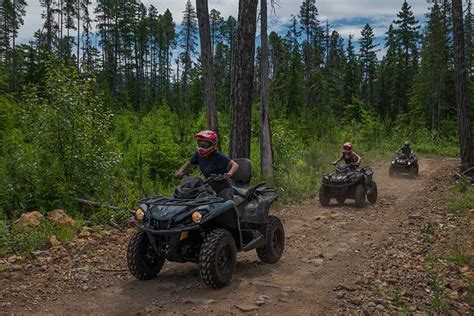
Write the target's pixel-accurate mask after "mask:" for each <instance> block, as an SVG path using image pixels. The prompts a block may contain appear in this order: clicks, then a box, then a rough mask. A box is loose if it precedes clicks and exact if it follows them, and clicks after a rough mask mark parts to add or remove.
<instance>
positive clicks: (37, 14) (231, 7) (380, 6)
mask: <svg viewBox="0 0 474 316" xmlns="http://www.w3.org/2000/svg"><path fill="white" fill-rule="evenodd" d="M278 1H279V3H280V5H279V6H278V7H276V10H275V11H276V16H275V15H273V16H272V18H271V19H272V20H271V21H272V22H271V23H270V30H273V31H277V32H279V31H282V29H283V25H285V24H286V23H288V21H289V20H290V18H291V15H297V14H298V13H299V10H300V6H301V2H302V1H301V0H278ZM27 2H28V7H27V15H26V17H25V25H24V26H23V27H22V28H21V30H20V34H19V39H20V41H23V42H25V41H27V40H28V39H31V37H32V36H33V34H34V32H36V31H37V30H38V29H39V28H40V27H41V25H42V21H41V12H42V8H41V6H40V4H39V1H38V0H34V1H27ZM143 2H144V3H145V4H146V5H147V6H148V5H150V4H153V5H154V6H155V7H157V9H158V11H159V12H163V11H165V10H166V9H167V8H168V9H170V11H171V12H172V14H173V17H174V19H175V22H176V23H177V24H179V23H181V19H182V11H183V9H184V6H185V4H186V0H158V1H157V0H144V1H143ZM192 2H193V4H194V1H192ZM93 3H94V5H95V3H96V1H93ZM409 3H410V4H411V5H412V8H413V11H414V13H415V15H417V16H421V15H423V14H425V13H426V11H427V7H428V5H427V2H426V0H411V1H409ZM316 5H317V7H318V10H319V13H320V15H321V19H326V18H327V19H329V21H330V22H331V23H334V24H337V25H338V26H337V29H338V30H340V33H341V34H343V35H346V34H347V35H348V34H349V33H351V32H352V34H355V35H357V34H359V33H360V29H361V27H362V25H363V23H361V25H354V24H352V23H353V22H351V20H353V19H356V18H362V19H367V20H368V21H371V22H372V21H378V20H380V21H381V23H380V24H381V25H380V28H379V27H377V26H376V27H374V29H375V32H376V35H377V36H383V34H384V33H385V31H386V28H387V27H388V23H390V21H391V20H393V19H394V18H395V16H396V14H397V12H398V11H399V10H400V8H401V6H402V1H401V0H316ZM212 8H215V9H216V10H218V11H220V12H221V13H222V15H223V16H224V17H227V16H229V15H233V16H235V17H237V11H238V0H209V9H212ZM346 20H347V21H346ZM339 21H341V22H340V23H339ZM345 21H346V22H345ZM382 24H383V25H382ZM382 26H383V27H384V28H385V29H384V30H382Z"/></svg>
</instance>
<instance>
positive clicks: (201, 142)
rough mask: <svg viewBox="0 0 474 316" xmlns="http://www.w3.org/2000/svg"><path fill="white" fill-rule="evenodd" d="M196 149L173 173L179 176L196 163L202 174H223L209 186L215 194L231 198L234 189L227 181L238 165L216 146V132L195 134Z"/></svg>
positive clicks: (227, 198) (207, 175) (226, 198)
mask: <svg viewBox="0 0 474 316" xmlns="http://www.w3.org/2000/svg"><path fill="white" fill-rule="evenodd" d="M196 140H197V150H196V152H195V153H194V155H193V156H192V157H191V159H190V160H189V161H187V162H186V163H184V165H183V166H182V167H181V168H180V169H179V170H178V171H177V172H176V173H175V176H176V177H180V176H181V175H182V174H183V173H185V172H186V171H187V170H188V169H189V168H190V167H191V166H193V165H198V166H199V169H200V170H201V172H202V174H203V175H204V176H205V177H206V178H208V177H209V176H210V175H212V174H215V175H220V174H222V175H223V176H224V180H222V181H214V182H211V183H210V184H211V187H212V189H213V190H214V192H216V194H217V195H218V196H220V197H222V198H224V199H225V200H232V199H233V197H234V191H233V189H232V186H231V185H230V183H229V180H230V178H232V176H233V175H234V174H235V173H236V172H237V169H239V165H238V164H237V163H236V162H235V161H234V160H231V159H230V158H229V157H227V156H226V155H224V154H223V153H222V152H220V151H219V150H218V148H217V134H216V133H215V132H213V131H201V132H199V133H197V134H196Z"/></svg>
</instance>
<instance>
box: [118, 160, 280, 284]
mask: <svg viewBox="0 0 474 316" xmlns="http://www.w3.org/2000/svg"><path fill="white" fill-rule="evenodd" d="M237 163H238V164H239V166H240V168H239V171H238V172H237V173H236V174H235V175H234V181H235V182H234V183H233V188H234V192H235V196H234V199H233V200H232V201H224V200H223V199H222V198H220V197H217V196H216V195H215V193H214V191H213V190H212V188H211V186H210V185H209V183H211V182H212V181H222V180H223V177H222V175H217V176H215V175H213V176H211V177H209V178H208V179H207V180H206V181H203V180H201V179H199V178H195V177H188V176H183V179H182V180H181V185H180V186H179V187H178V188H177V189H176V190H175V194H174V196H173V197H170V198H166V197H162V196H156V197H148V198H144V199H142V200H140V201H139V207H138V208H137V209H136V210H135V211H134V212H133V215H134V223H135V225H136V226H137V227H138V228H139V231H138V232H137V233H135V234H134V235H133V236H132V238H131V240H130V243H129V245H128V250H127V262H128V268H129V270H130V273H131V274H132V275H133V276H135V277H136V278H137V279H140V280H149V279H152V278H154V277H156V275H157V274H158V273H159V272H160V270H161V268H162V267H163V264H164V263H165V261H166V260H169V261H174V262H194V263H197V264H199V269H200V272H201V277H202V279H203V281H204V283H206V284H207V285H208V286H209V287H212V288H221V287H223V286H225V285H226V284H228V283H229V282H230V280H231V279H232V274H233V272H234V269H235V265H236V252H238V251H250V250H253V249H256V250H257V255H258V257H259V258H260V260H261V261H262V262H264V263H270V264H273V263H276V262H277V261H278V260H279V259H280V257H281V255H282V253H283V249H284V245H285V232H284V230H283V225H282V223H281V222H280V220H279V219H278V218H277V217H275V216H271V215H269V209H270V205H271V204H272V203H273V201H275V199H276V198H277V197H278V195H277V193H276V191H275V190H274V189H272V188H266V187H264V186H263V185H264V184H263V183H262V184H258V185H256V186H253V187H249V186H248V185H249V183H250V178H251V163H250V160H248V159H237Z"/></svg>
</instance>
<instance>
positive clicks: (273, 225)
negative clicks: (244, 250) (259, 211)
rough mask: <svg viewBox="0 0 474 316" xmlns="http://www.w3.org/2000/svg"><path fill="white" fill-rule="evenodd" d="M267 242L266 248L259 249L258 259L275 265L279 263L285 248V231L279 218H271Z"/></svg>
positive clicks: (266, 235) (266, 234) (266, 236)
mask: <svg viewBox="0 0 474 316" xmlns="http://www.w3.org/2000/svg"><path fill="white" fill-rule="evenodd" d="M265 241H266V242H265V245H264V246H262V247H260V248H257V255H258V258H259V259H260V260H261V261H262V262H263V263H270V264H273V263H276V262H278V260H280V258H281V255H282V254H283V249H284V248H285V231H284V230H283V224H282V223H281V221H280V219H279V218H278V217H275V216H269V221H268V224H267V231H266V233H265Z"/></svg>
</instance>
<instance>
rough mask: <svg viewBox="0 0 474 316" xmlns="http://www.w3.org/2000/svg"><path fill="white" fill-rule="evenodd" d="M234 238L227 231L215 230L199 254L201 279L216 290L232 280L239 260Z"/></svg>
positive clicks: (209, 235)
mask: <svg viewBox="0 0 474 316" xmlns="http://www.w3.org/2000/svg"><path fill="white" fill-rule="evenodd" d="M236 253H237V248H236V246H235V241H234V237H233V236H232V234H231V233H229V231H227V230H225V229H215V230H213V231H211V232H210V233H208V234H207V235H206V238H205V239H204V242H203V244H202V245H201V252H200V254H199V270H200V271H201V278H202V280H203V281H204V283H206V285H208V286H209V287H212V288H214V289H217V288H221V287H224V286H226V285H227V284H228V283H229V282H230V280H232V274H233V273H234V269H235V262H236V260H237V254H236Z"/></svg>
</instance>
